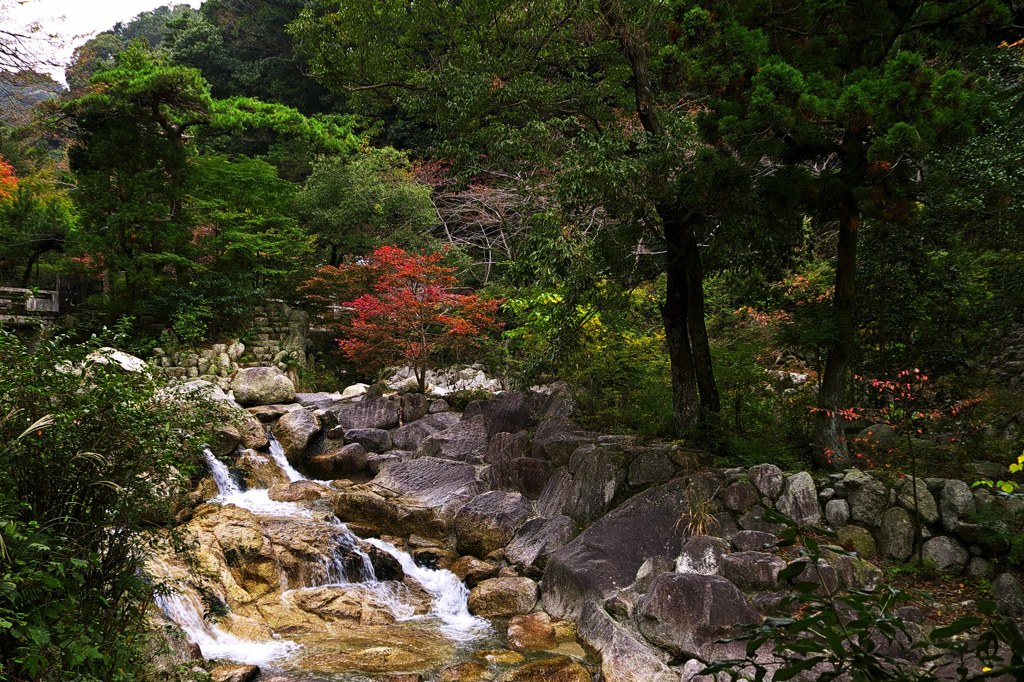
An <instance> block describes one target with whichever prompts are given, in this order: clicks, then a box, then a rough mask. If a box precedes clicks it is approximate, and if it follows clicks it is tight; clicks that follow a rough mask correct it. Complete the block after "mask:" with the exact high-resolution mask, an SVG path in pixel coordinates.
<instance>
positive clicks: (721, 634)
mask: <svg viewBox="0 0 1024 682" xmlns="http://www.w3.org/2000/svg"><path fill="white" fill-rule="evenodd" d="M760 622H761V617H760V615H758V613H757V611H755V610H754V609H753V607H751V606H750V604H749V603H748V602H747V599H746V597H744V596H743V593H741V592H740V591H739V589H738V588H737V587H736V586H735V585H734V584H732V583H731V582H730V581H729V580H727V579H726V578H723V577H722V576H718V575H700V574H697V573H663V574H661V575H659V576H658V577H657V578H655V579H654V583H653V584H652V585H651V589H650V590H649V591H648V592H647V594H646V595H645V596H644V597H643V598H642V599H641V600H640V602H639V603H638V604H637V624H638V626H639V628H640V632H641V633H642V634H643V636H644V637H646V638H647V640H648V641H650V642H651V643H653V644H656V645H658V646H660V647H662V648H664V649H667V650H668V651H670V652H672V653H674V654H676V655H678V656H685V657H687V658H701V659H703V660H715V659H718V658H723V657H728V658H738V657H741V656H742V655H743V653H744V644H743V643H742V642H731V643H728V644H726V643H720V640H722V639H724V638H727V637H729V636H730V635H735V634H738V631H737V626H740V625H746V624H759V623H760Z"/></svg>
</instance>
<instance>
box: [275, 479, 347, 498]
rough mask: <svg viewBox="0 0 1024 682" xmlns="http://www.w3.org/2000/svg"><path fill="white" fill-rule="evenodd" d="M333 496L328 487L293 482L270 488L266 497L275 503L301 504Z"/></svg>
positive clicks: (312, 482)
mask: <svg viewBox="0 0 1024 682" xmlns="http://www.w3.org/2000/svg"><path fill="white" fill-rule="evenodd" d="M333 494H334V491H332V490H331V489H330V488H329V487H327V486H325V485H323V484H322V483H317V482H316V481H295V482H292V483H278V484H277V485H274V486H271V487H270V490H269V491H267V496H268V497H269V498H270V499H272V500H274V501H275V502H302V501H304V500H321V499H325V498H329V497H331V496H332V495H333Z"/></svg>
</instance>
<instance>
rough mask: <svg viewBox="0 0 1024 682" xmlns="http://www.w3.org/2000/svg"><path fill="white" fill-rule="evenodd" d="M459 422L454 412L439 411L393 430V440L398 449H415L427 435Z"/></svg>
mask: <svg viewBox="0 0 1024 682" xmlns="http://www.w3.org/2000/svg"><path fill="white" fill-rule="evenodd" d="M458 422H459V415H457V414H455V413H453V412H437V413H434V414H430V415H427V416H426V417H423V418H422V419H418V420H416V421H414V422H413V423H411V424H406V425H405V426H403V427H401V428H399V429H395V430H394V431H392V432H391V442H392V444H393V445H394V447H395V449H397V450H407V451H414V450H416V448H418V447H419V446H420V444H422V443H423V441H424V440H426V438H427V436H431V435H433V434H435V433H439V432H441V431H444V430H445V429H447V428H448V427H450V426H452V425H453V424H457V423H458Z"/></svg>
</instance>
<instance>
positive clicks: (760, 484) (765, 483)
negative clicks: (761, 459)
mask: <svg viewBox="0 0 1024 682" xmlns="http://www.w3.org/2000/svg"><path fill="white" fill-rule="evenodd" d="M747 475H748V476H750V482H751V483H753V484H754V487H756V488H757V490H758V492H759V493H761V494H762V495H764V496H765V497H767V498H769V499H772V500H775V499H778V497H779V495H781V494H782V486H783V485H784V484H785V482H786V476H785V474H783V473H782V469H780V468H779V467H777V466H775V465H774V464H758V465H756V466H752V467H750V471H749V472H747Z"/></svg>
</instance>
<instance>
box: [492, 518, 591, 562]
mask: <svg viewBox="0 0 1024 682" xmlns="http://www.w3.org/2000/svg"><path fill="white" fill-rule="evenodd" d="M578 532H579V531H578V528H577V526H576V522H575V521H573V520H572V519H570V518H569V517H568V516H556V517H554V518H552V519H545V518H535V519H530V520H529V521H527V522H526V523H524V524H523V525H522V526H521V527H520V528H519V530H518V531H516V535H515V537H514V538H513V539H512V542H510V543H509V544H508V546H507V547H506V548H505V558H506V559H507V560H508V561H509V563H511V564H514V565H516V566H524V567H530V566H535V567H537V568H543V567H544V565H545V564H546V563H547V558H548V557H549V556H550V555H551V554H552V553H553V552H555V551H556V550H558V549H561V548H562V547H564V546H565V545H566V544H567V543H568V542H569V541H570V540H572V539H573V538H574V537H576V535H577V533H578Z"/></svg>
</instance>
